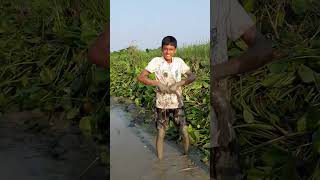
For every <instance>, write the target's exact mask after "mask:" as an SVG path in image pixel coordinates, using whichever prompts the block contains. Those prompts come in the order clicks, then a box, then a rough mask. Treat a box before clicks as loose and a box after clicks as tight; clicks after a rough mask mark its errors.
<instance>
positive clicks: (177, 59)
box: [174, 57, 184, 63]
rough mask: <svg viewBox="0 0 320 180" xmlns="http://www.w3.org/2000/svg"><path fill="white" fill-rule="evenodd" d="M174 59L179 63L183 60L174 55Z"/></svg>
mask: <svg viewBox="0 0 320 180" xmlns="http://www.w3.org/2000/svg"><path fill="white" fill-rule="evenodd" d="M174 60H175V61H177V62H179V63H181V62H184V60H183V59H182V58H180V57H174Z"/></svg>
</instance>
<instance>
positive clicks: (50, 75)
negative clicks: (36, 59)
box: [40, 67, 56, 84]
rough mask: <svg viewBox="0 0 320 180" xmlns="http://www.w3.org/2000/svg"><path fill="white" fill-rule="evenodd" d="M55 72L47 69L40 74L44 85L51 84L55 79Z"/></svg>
mask: <svg viewBox="0 0 320 180" xmlns="http://www.w3.org/2000/svg"><path fill="white" fill-rule="evenodd" d="M55 77H56V75H55V72H54V71H52V70H51V69H49V68H47V67H45V68H43V69H42V70H41V72H40V79H41V81H42V82H43V83H46V84H49V83H51V82H52V81H53V80H54V79H55Z"/></svg>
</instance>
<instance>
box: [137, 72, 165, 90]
mask: <svg viewBox="0 0 320 180" xmlns="http://www.w3.org/2000/svg"><path fill="white" fill-rule="evenodd" d="M149 74H150V72H149V71H147V70H145V69H144V70H143V71H142V72H141V73H140V75H139V76H138V77H137V79H138V81H139V82H141V83H143V84H144V85H149V86H158V85H159V84H160V82H159V81H156V80H152V79H149V78H148V76H149Z"/></svg>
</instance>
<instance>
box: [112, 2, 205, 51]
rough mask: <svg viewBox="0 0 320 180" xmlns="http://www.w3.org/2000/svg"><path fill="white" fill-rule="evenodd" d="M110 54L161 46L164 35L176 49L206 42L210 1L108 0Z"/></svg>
mask: <svg viewBox="0 0 320 180" xmlns="http://www.w3.org/2000/svg"><path fill="white" fill-rule="evenodd" d="M110 3H111V4H110V9H111V11H110V21H111V25H110V27H111V32H110V33H111V34H110V37H111V51H117V50H120V49H124V48H127V47H128V46H130V45H137V46H138V48H139V49H146V48H149V49H153V48H157V47H160V46H161V40H162V38H163V37H165V36H167V35H172V36H175V37H176V38H177V41H178V46H180V47H181V46H186V45H189V44H199V43H205V42H208V41H209V31H210V30H209V25H210V17H209V15H210V6H209V4H210V1H209V0H111V2H110Z"/></svg>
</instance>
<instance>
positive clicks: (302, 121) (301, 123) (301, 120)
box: [297, 114, 307, 132]
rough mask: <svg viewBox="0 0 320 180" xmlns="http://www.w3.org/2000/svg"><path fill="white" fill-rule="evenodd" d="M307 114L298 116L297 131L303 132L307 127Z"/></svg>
mask: <svg viewBox="0 0 320 180" xmlns="http://www.w3.org/2000/svg"><path fill="white" fill-rule="evenodd" d="M306 117H307V114H304V115H303V116H302V117H300V118H299V119H298V121H297V130H298V132H303V131H305V130H306V129H307V119H306Z"/></svg>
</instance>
